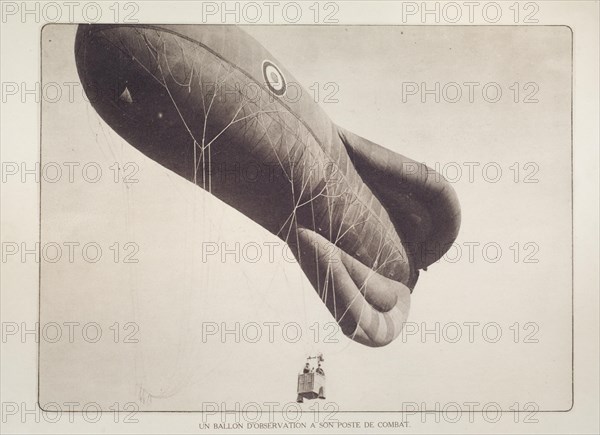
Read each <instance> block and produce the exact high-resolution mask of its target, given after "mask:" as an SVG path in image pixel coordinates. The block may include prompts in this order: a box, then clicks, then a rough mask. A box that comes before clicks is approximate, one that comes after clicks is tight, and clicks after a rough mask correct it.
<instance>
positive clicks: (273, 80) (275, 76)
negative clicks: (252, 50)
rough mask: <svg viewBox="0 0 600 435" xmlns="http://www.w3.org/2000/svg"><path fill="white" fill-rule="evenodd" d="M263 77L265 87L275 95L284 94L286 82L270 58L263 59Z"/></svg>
mask: <svg viewBox="0 0 600 435" xmlns="http://www.w3.org/2000/svg"><path fill="white" fill-rule="evenodd" d="M262 71H263V78H264V79H265V83H266V85H267V87H268V88H269V89H270V91H271V92H273V93H274V94H275V95H278V96H280V97H281V96H282V95H283V94H285V91H286V89H287V84H286V82H285V77H283V73H282V72H281V70H280V69H279V68H278V67H277V65H275V64H274V63H273V62H271V61H270V60H265V61H264V62H263V65H262Z"/></svg>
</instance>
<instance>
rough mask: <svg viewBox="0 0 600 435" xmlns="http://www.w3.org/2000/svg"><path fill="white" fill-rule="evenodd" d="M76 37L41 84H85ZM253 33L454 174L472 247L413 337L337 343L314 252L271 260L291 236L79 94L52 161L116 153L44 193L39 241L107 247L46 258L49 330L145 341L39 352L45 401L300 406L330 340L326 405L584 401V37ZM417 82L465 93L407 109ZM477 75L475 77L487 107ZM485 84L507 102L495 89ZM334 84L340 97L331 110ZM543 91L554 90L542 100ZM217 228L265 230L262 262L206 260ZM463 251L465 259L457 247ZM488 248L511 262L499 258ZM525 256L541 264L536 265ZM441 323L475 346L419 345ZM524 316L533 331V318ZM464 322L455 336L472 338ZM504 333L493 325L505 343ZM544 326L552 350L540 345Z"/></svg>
mask: <svg viewBox="0 0 600 435" xmlns="http://www.w3.org/2000/svg"><path fill="white" fill-rule="evenodd" d="M75 30H76V27H75V26H69V25H64V26H47V27H45V28H44V32H43V35H42V43H43V79H44V82H46V83H49V82H57V83H64V82H78V77H77V72H76V69H75V62H74V56H73V43H74V36H75ZM246 30H247V31H248V33H250V34H251V35H252V36H254V37H255V38H256V39H257V40H258V41H259V42H261V43H262V44H263V45H264V46H265V47H266V48H267V49H268V50H269V51H270V52H271V53H272V54H273V56H274V57H275V58H276V59H277V60H278V61H279V62H280V63H281V64H282V65H285V67H286V68H287V70H289V71H290V72H292V73H293V74H294V77H295V79H296V80H297V81H298V82H300V83H302V84H303V85H304V86H305V87H306V88H308V87H311V86H312V88H313V89H315V88H319V89H320V94H319V97H320V98H319V99H320V100H321V101H320V104H321V106H322V107H323V108H324V109H325V111H326V112H327V113H328V114H329V115H330V117H331V118H332V119H333V121H334V122H336V123H337V124H339V125H341V126H342V127H345V128H348V129H350V130H352V131H354V132H355V133H357V134H359V135H361V136H364V137H366V138H368V139H370V140H372V141H374V142H377V143H380V144H381V145H383V146H385V147H388V148H390V149H392V150H394V151H396V152H399V153H401V154H404V155H406V156H409V157H411V158H413V159H415V160H419V161H423V162H425V163H428V164H429V165H430V166H432V167H436V164H437V166H439V167H440V168H441V169H442V172H443V173H444V175H447V176H448V177H449V178H451V179H453V178H456V182H455V183H454V187H455V189H456V191H457V193H458V196H459V199H460V202H461V207H462V215H463V221H462V227H461V232H460V235H459V238H458V240H457V245H458V247H459V248H460V249H461V253H462V256H461V257H460V258H458V259H457V260H456V261H454V262H453V261H451V259H445V260H441V261H440V262H439V264H434V265H432V266H431V267H430V268H429V270H428V271H427V272H422V273H421V277H420V279H419V282H418V283H417V286H416V288H415V291H414V293H413V297H412V301H411V305H412V306H411V312H410V315H409V322H414V324H412V328H413V329H418V332H419V333H417V335H414V336H409V337H404V338H405V339H404V340H403V337H402V336H401V337H399V338H398V339H397V340H396V341H394V342H393V343H392V344H390V345H388V346H386V347H384V348H378V349H373V348H368V347H365V346H362V345H360V344H357V343H354V342H352V341H350V340H349V339H347V338H346V337H344V336H343V335H342V334H341V333H337V334H335V338H336V339H337V341H338V342H337V343H323V334H326V333H327V332H328V331H329V329H328V327H326V324H328V323H330V322H332V321H333V319H332V318H331V316H330V314H329V312H328V311H327V309H326V308H325V306H324V305H323V304H322V303H321V301H320V300H319V298H318V296H317V295H316V293H315V291H314V290H313V288H312V286H311V285H310V283H309V282H308V280H307V279H306V277H305V276H304V274H303V273H302V271H301V270H300V268H299V267H298V265H297V264H295V263H294V262H291V261H285V260H282V259H281V252H280V251H281V249H280V247H278V248H276V249H275V258H276V261H269V258H268V255H266V254H267V252H268V251H267V245H265V244H264V243H269V242H278V239H277V238H276V237H275V236H273V235H271V234H269V233H268V232H267V231H266V230H264V229H262V228H261V227H259V226H258V225H256V224H255V223H254V222H252V221H250V220H249V219H248V218H246V217H245V216H243V215H241V214H240V213H239V212H237V211H235V210H233V209H232V208H230V207H228V206H226V205H225V204H223V203H221V202H220V201H219V200H217V199H216V198H214V197H211V196H210V195H209V194H207V193H206V192H204V191H202V190H201V189H199V188H196V187H195V186H193V185H192V184H191V183H188V182H187V181H185V180H183V179H181V178H180V177H178V176H176V175H174V174H173V173H170V172H168V171H167V170H166V169H165V168H163V167H161V166H160V165H158V164H157V163H155V162H153V161H152V160H150V159H148V158H146V157H144V156H143V155H142V154H141V153H139V152H138V151H136V150H135V149H134V148H133V147H131V146H130V145H129V144H127V142H125V141H124V140H122V139H121V138H120V137H119V136H118V135H117V134H116V133H114V132H113V131H112V130H111V129H110V127H108V126H107V125H106V124H105V123H104V122H103V121H102V120H101V119H100V117H99V116H98V115H97V114H96V112H95V111H94V109H93V108H92V107H91V106H90V104H89V103H87V102H86V101H85V100H84V99H83V98H82V97H81V94H80V93H77V94H76V96H77V98H76V100H75V101H74V102H73V103H70V102H69V101H67V100H66V99H62V100H60V101H59V102H57V103H54V104H48V103H46V104H45V105H44V107H43V126H42V163H47V162H81V164H82V165H83V164H85V163H86V162H98V163H99V164H100V166H101V167H102V168H103V177H102V179H101V181H100V182H98V183H95V184H94V183H86V182H82V179H81V177H76V182H74V183H70V182H68V180H66V179H64V178H63V179H62V180H61V181H60V182H58V183H44V184H43V186H42V234H43V240H42V242H48V241H58V242H59V243H60V242H62V241H79V242H81V243H82V244H84V243H86V242H89V241H95V242H97V243H99V244H100V246H102V248H103V253H104V256H103V258H102V260H101V261H99V262H98V263H95V264H90V263H86V262H83V261H76V262H74V263H73V264H70V263H68V262H65V261H60V262H58V263H55V264H49V263H44V264H43V265H42V278H41V283H42V289H41V310H42V311H41V313H42V318H41V320H42V323H44V322H49V321H56V322H59V323H61V322H64V321H79V322H81V323H86V322H97V323H99V324H101V325H102V326H103V331H104V333H107V332H109V330H108V326H110V325H112V324H114V322H119V323H120V324H121V332H122V333H123V334H124V333H126V332H127V331H125V332H123V328H122V325H123V324H125V323H127V322H135V323H136V324H137V325H139V331H138V332H137V334H136V337H137V338H138V339H139V343H138V344H132V343H122V342H121V343H117V344H115V343H113V342H112V341H111V340H102V341H100V342H99V343H96V344H90V343H81V340H79V341H77V342H76V343H74V344H68V343H65V342H64V341H61V342H60V343H57V344H49V343H42V349H41V381H40V383H41V401H42V403H43V402H49V401H56V402H65V401H69V400H73V401H80V402H85V401H95V402H98V403H102V404H103V405H105V406H107V407H108V406H110V404H112V403H114V402H119V403H125V402H128V401H138V398H139V397H140V394H141V395H152V396H153V399H152V401H151V403H150V402H149V401H145V402H146V403H144V404H143V405H142V407H143V408H147V409H156V410H199V409H201V406H202V405H201V404H202V402H225V403H227V404H231V407H233V406H234V405H233V404H234V403H235V402H239V403H242V404H243V403H246V402H250V401H254V402H259V403H261V402H269V401H279V402H288V401H293V400H294V399H295V388H296V373H297V372H298V370H299V369H300V368H301V367H302V365H303V363H304V358H305V356H306V355H308V354H314V353H316V352H323V353H324V355H325V359H326V362H325V368H326V370H327V374H328V397H327V399H328V401H333V402H336V403H337V404H338V405H339V407H340V409H341V410H399V409H400V408H401V407H402V403H403V402H404V403H406V402H419V403H420V402H425V403H427V404H431V405H432V406H431V407H433V404H435V402H441V403H445V402H458V403H463V402H468V401H477V402H481V403H485V402H492V401H493V402H498V403H500V404H502V405H503V406H505V407H506V408H508V407H509V406H511V405H512V404H513V403H514V402H519V403H525V402H530V401H533V402H537V403H538V404H539V405H540V408H541V409H566V408H568V407H569V406H570V403H571V397H570V394H571V198H570V192H571V184H570V177H571V170H570V165H571V160H570V158H571V157H570V156H571V148H570V147H571V143H570V140H571V139H570V137H571V130H570V110H571V106H570V98H571V97H570V95H571V89H570V80H571V65H570V59H571V53H570V50H571V34H570V31H569V30H568V29H567V28H565V27H543V26H540V27H476V26H474V27H452V28H450V27H383V26H381V27H378V26H362V27H341V26H340V27H318V28H316V27H285V28H284V27H277V26H273V27H259V26H256V27H251V28H246ZM260 61H262V60H260ZM409 82H414V83H417V84H420V83H426V84H427V87H428V88H430V89H431V88H433V87H434V85H435V83H436V82H439V83H440V88H443V87H444V85H445V84H447V83H451V82H455V83H458V84H460V87H461V89H462V91H463V95H462V98H460V100H459V101H458V102H456V103H450V102H447V101H444V98H443V96H442V99H441V101H440V103H437V104H436V103H435V102H434V101H433V97H432V96H428V97H427V98H428V99H427V101H426V102H425V103H422V102H421V99H420V94H418V93H417V94H416V95H412V96H407V97H406V98H405V101H403V94H402V90H403V87H404V88H406V87H407V86H410V85H407V84H406V83H409ZM465 82H477V83H479V85H477V86H476V87H475V93H474V101H473V102H469V99H468V94H467V92H468V86H467V85H464V83H465ZM515 82H516V83H518V84H517V86H516V88H515V86H514V83H515ZM315 83H316V84H317V86H316V87H315V86H314V84H315ZM327 83H335V85H333V86H332V85H328V87H326V85H327ZM403 83H404V84H403ZM486 83H497V84H498V86H499V87H500V88H501V89H502V96H501V98H500V100H499V101H498V102H497V103H490V102H486V101H485V99H484V98H483V96H482V88H483V85H485V84H486ZM526 83H533V84H529V85H527V86H525V84H526ZM419 86H420V85H419ZM474 86H475V85H474ZM511 86H512V89H511V88H510V87H511ZM517 88H518V89H519V93H518V97H517V99H518V102H517V103H515V102H514V98H515V97H516V94H515V89H517ZM79 89H80V88H79ZM446 89H447V91H448V92H449V94H447V97H448V99H450V98H454V95H455V94H454V93H453V89H455V88H452V87H446ZM487 89H488V90H489V93H488V94H487V95H488V96H489V97H490V98H493V97H494V96H495V92H494V89H493V88H490V87H489V86H488V88H487ZM332 90H335V91H336V92H335V95H334V96H332V98H335V99H337V100H338V101H337V102H330V103H325V102H323V101H322V100H323V98H324V97H325V96H326V95H328V94H329V93H330V92H332ZM532 93H535V95H531V94H532ZM527 96H529V98H535V99H537V100H538V102H532V103H527V104H526V103H524V102H523V100H524V99H525V98H526V97H527ZM114 162H121V163H125V162H135V163H136V164H137V165H138V167H139V171H138V172H137V174H136V175H135V178H137V179H138V180H139V182H138V183H135V184H124V183H123V182H119V183H115V182H114V181H113V180H112V172H111V171H110V169H109V167H110V166H111V165H112V164H113V163H114ZM515 163H516V166H515ZM486 164H487V166H485V165H486ZM469 165H470V166H471V167H473V168H474V172H473V179H472V180H470V179H469V178H470V177H469V171H468V167H469ZM477 165H478V166H477ZM484 166H485V167H486V168H487V172H484V171H483V170H482V168H483V167H484ZM457 167H458V168H461V169H462V176H457V173H456V168H457ZM517 167H518V168H519V170H518V172H517V171H516V168H517ZM495 168H500V169H501V171H502V173H501V175H500V176H499V181H497V182H495V183H492V182H489V181H486V180H485V178H484V177H488V180H489V179H490V178H494V177H496V172H495ZM511 168H512V169H511ZM515 177H517V180H516V181H517V182H515ZM525 180H527V181H537V182H529V183H527V182H525ZM260 206H268V205H262V204H261V205H260ZM203 241H204V242H206V241H209V242H215V243H218V244H219V245H220V244H222V243H224V244H225V246H226V247H227V248H230V249H231V248H233V247H235V243H236V242H239V243H240V244H241V246H243V245H244V244H245V243H246V244H247V243H250V242H253V243H257V244H258V245H259V246H261V247H263V250H262V253H263V257H262V258H261V259H260V260H259V261H258V262H256V263H253V262H249V261H244V260H243V259H241V260H240V261H239V262H236V261H235V259H234V258H233V256H231V255H230V256H228V257H227V258H226V260H227V261H225V262H222V261H221V259H220V256H219V255H215V256H211V257H208V259H207V261H203V255H202V249H201V246H202V242H203ZM115 242H119V243H120V244H121V248H120V249H121V253H124V252H125V251H124V250H123V248H122V245H123V244H124V243H126V242H134V243H136V244H137V245H138V246H139V252H138V253H137V254H136V258H138V259H139V263H137V264H124V263H123V262H122V261H121V262H119V263H115V262H114V261H112V253H113V251H111V250H110V249H109V246H111V245H113V243H115ZM472 243H479V245H478V246H475V247H474V258H473V262H471V261H470V260H469V258H468V245H469V244H472ZM486 243H495V244H496V245H494V246H499V247H500V249H501V252H502V257H501V258H500V259H499V260H498V261H497V262H495V263H492V262H490V261H485V259H484V255H483V254H482V250H481V247H482V246H483V245H485V244H486ZM515 243H518V245H515ZM527 243H532V244H530V245H526V244H527ZM515 251H517V252H519V258H518V261H517V262H515ZM457 252H458V251H457V248H455V249H454V250H453V251H451V254H452V258H454V257H455V256H456V255H457ZM487 253H488V255H489V256H491V257H493V256H494V253H495V249H493V247H492V248H490V250H488V251H487ZM528 255H529V257H527V256H528ZM526 258H528V259H529V260H537V262H536V263H526V262H524V260H525V259H526ZM209 322H213V323H210V324H211V325H212V324H216V325H218V326H219V328H220V327H221V324H222V323H223V324H225V325H227V327H229V328H233V326H234V324H235V323H236V322H239V323H240V324H242V325H244V324H247V323H248V322H257V323H258V324H260V325H264V322H278V323H277V324H278V325H279V326H276V327H275V335H274V337H275V343H269V342H268V340H267V337H264V336H263V339H262V340H260V341H259V342H258V343H235V342H234V341H233V338H232V336H231V335H230V336H228V340H227V341H226V342H225V343H221V342H220V340H218V336H211V337H208V339H207V340H203V336H202V330H203V325H204V328H206V327H207V326H206V325H207V324H208V323H209ZM291 322H295V323H297V324H299V325H300V326H301V328H302V337H301V339H300V340H299V341H298V342H297V343H295V344H292V343H288V342H285V340H283V338H282V332H281V331H282V327H281V326H282V325H284V324H286V323H291ZM436 322H439V324H440V328H443V327H444V325H448V324H449V323H450V322H456V323H457V324H459V325H461V332H462V334H463V336H462V338H461V339H460V340H459V341H458V342H457V343H450V340H448V339H444V337H441V340H440V342H439V343H436V342H435V337H434V336H433V334H430V335H428V336H426V337H425V338H426V340H425V342H424V343H423V342H422V341H423V340H421V338H420V332H421V331H422V329H423V328H425V327H426V328H428V329H433V328H434V326H435V323H436ZM465 322H479V326H474V328H475V329H474V343H469V340H468V336H467V334H468V331H469V330H468V327H467V326H466V325H465ZM490 322H496V323H497V324H498V325H500V327H501V331H502V337H501V338H500V339H499V341H498V342H496V343H488V342H487V341H486V340H485V339H484V337H483V335H482V326H483V325H485V324H489V323H490ZM515 322H518V323H519V327H518V328H517V329H519V330H520V334H519V337H518V339H517V341H518V343H515V342H514V329H515V328H514V327H513V329H510V327H511V325H514V324H515ZM527 322H532V324H535V325H537V326H531V325H530V326H528V327H527V329H524V324H526V323H527ZM315 323H316V324H318V325H320V326H319V327H318V328H317V329H318V330H319V331H320V334H321V336H320V338H321V340H320V342H319V343H317V344H315V343H314V338H313V337H314V330H315V328H314V327H313V328H312V329H311V325H314V324H315ZM262 331H263V334H264V333H266V332H267V331H268V329H267V328H266V327H263V329H262ZM447 331H448V334H449V335H450V338H453V337H454V334H455V329H452V330H450V329H448V330H447ZM494 331H495V329H493V328H492V329H489V330H488V332H489V333H490V335H491V336H492V338H493V335H495V334H494ZM529 333H532V334H533V335H532V338H535V339H537V340H538V342H537V343H525V342H524V340H525V337H527V335H528V334H529ZM122 338H123V337H121V341H122ZM203 341H206V342H203ZM403 341H405V342H404V343H403ZM515 386H518V388H517V389H515ZM365 397H368V400H365Z"/></svg>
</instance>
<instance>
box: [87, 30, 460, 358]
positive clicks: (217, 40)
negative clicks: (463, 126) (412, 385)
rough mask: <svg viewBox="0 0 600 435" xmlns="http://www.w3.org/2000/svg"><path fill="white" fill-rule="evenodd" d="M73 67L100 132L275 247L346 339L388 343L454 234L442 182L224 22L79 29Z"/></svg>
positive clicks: (452, 201)
mask: <svg viewBox="0 0 600 435" xmlns="http://www.w3.org/2000/svg"><path fill="white" fill-rule="evenodd" d="M75 58H76V62H77V70H78V72H79V76H80V78H81V82H82V84H83V86H84V89H85V91H86V93H87V95H88V97H89V99H90V101H91V104H92V105H93V107H94V108H95V109H96V111H97V112H98V113H99V114H100V116H101V117H102V118H103V119H104V120H105V121H106V122H107V123H108V125H110V126H111V127H112V128H113V129H114V130H115V131H116V132H117V133H118V134H119V135H121V136H122V137H123V138H124V139H125V140H127V141H128V142H129V143H130V144H131V145H133V146H134V147H135V148H137V149H138V150H140V151H141V152H142V153H144V154H145V155H146V156H148V157H150V158H151V159H153V160H155V161H156V162H158V163H159V164H161V165H163V166H164V167H165V168H167V169H169V170H171V171H173V172H175V173H177V174H179V175H180V176H182V177H184V178H185V179H187V180H189V181H191V182H193V183H195V184H196V185H198V186H200V187H202V188H204V189H206V190H207V191H209V192H210V193H211V194H213V195H215V196H216V197H218V198H219V199H221V200H222V201H224V202H225V203H227V204H229V205H230V206H232V207H234V208H235V209H237V210H239V211H240V212H242V213H243V214H245V215H246V216H248V217H249V218H250V219H252V220H253V221H255V222H256V223H258V224H260V225H262V226H263V227H264V228H266V229H267V230H269V231H270V232H272V233H273V234H275V235H277V236H278V237H280V238H281V239H282V240H284V241H285V242H286V243H287V244H288V245H289V247H290V248H291V250H292V252H293V253H294V255H295V257H296V259H297V260H298V263H299V264H300V267H301V268H302V270H303V271H304V272H305V274H306V275H307V277H308V278H309V280H310V282H311V283H312V285H313V286H314V288H315V290H316V291H317V293H318V295H319V296H320V297H321V299H322V300H323V302H324V303H325V304H326V305H327V308H328V309H329V311H330V312H331V314H332V315H333V317H334V318H335V319H336V321H337V322H338V323H339V324H340V326H341V329H342V331H343V332H344V333H345V334H346V335H347V336H348V337H350V338H352V339H353V340H356V341H358V342H360V343H363V344H365V345H368V346H383V345H385V344H388V343H389V342H391V341H392V340H393V339H394V338H396V337H397V336H398V334H399V333H400V331H401V329H402V326H403V324H404V322H405V320H406V318H407V315H408V310H409V305H410V293H411V292H412V289H413V288H414V286H415V283H416V281H417V278H418V274H419V272H418V271H419V269H423V268H426V267H427V266H428V265H430V264H431V263H433V262H435V261H437V260H438V259H439V258H440V257H441V256H442V255H443V254H444V253H445V252H446V251H447V250H448V248H449V247H450V246H451V244H452V242H453V241H454V240H455V238H456V236H457V233H458V229H459V226H460V208H459V205H458V201H457V198H456V194H455V192H454V190H453V189H452V187H451V186H450V185H449V184H448V183H447V182H446V181H445V180H444V179H443V177H441V176H440V175H439V174H437V173H436V172H435V171H433V170H431V169H430V168H428V167H426V166H425V165H423V164H420V163H417V162H415V161H413V160H410V159H408V158H406V157H404V156H401V155H399V154H396V153H394V152H392V151H389V150H387V149H385V148H383V147H380V146H379V145H376V144H374V143H372V142H369V141H368V140H366V139H363V138H361V137H359V136H357V135H355V134H353V133H351V132H349V131H346V130H344V129H342V128H340V127H338V126H337V125H335V124H334V123H333V122H332V121H331V120H330V119H329V117H328V116H327V115H326V114H325V113H324V112H323V111H322V110H321V108H320V107H319V106H318V105H317V104H316V103H315V102H314V101H313V100H312V98H311V97H310V94H309V93H308V92H306V91H305V90H304V89H303V88H301V87H300V86H299V85H298V84H297V82H295V81H294V79H293V78H292V75H291V74H290V73H289V72H288V71H287V70H286V69H285V68H284V67H283V66H282V65H281V64H280V63H279V62H278V61H277V60H276V59H275V58H274V57H273V56H272V55H271V54H270V53H269V52H268V51H267V50H266V49H265V48H263V47H262V46H261V45H260V44H259V43H258V42H256V41H255V40H254V39H252V38H251V37H250V36H249V35H247V34H246V33H244V32H243V31H242V30H240V29H239V28H237V27H234V26H213V25H210V26H198V25H193V26H192V25H175V26H168V25H161V26H157V25H81V26H79V29H78V31H77V38H76V42H75ZM249 174H251V175H249Z"/></svg>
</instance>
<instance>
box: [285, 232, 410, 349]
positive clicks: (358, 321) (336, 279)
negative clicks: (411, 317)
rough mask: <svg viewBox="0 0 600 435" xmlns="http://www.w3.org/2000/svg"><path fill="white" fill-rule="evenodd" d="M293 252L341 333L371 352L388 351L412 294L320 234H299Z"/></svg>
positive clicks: (403, 286)
mask: <svg viewBox="0 0 600 435" xmlns="http://www.w3.org/2000/svg"><path fill="white" fill-rule="evenodd" d="M294 243H298V244H299V245H298V246H292V248H296V249H294V251H295V255H296V257H297V259H298V262H299V263H300V267H301V268H302V270H303V271H304V273H305V274H306V276H307V277H308V279H309V281H310V282H311V284H312V285H313V287H314V288H315V289H316V291H317V293H318V294H319V296H320V297H321V300H322V301H323V302H324V303H325V305H326V306H327V308H328V309H329V311H330V312H331V314H332V315H333V317H334V318H335V319H336V321H337V322H338V323H339V325H340V327H341V329H342V332H343V333H344V334H345V335H347V336H348V337H350V338H352V339H353V340H355V341H357V342H359V343H362V344H365V345H367V346H371V347H379V346H385V345H386V344H388V343H390V342H391V341H393V340H394V339H395V338H396V337H397V336H398V335H399V334H400V332H401V331H402V327H403V325H404V322H405V321H406V319H407V317H408V311H409V308H410V289H409V288H408V287H407V286H405V285H404V284H402V283H401V282H398V281H394V280H391V279H388V278H386V277H384V276H383V275H381V274H379V273H377V272H376V271H374V270H373V269H371V268H369V267H367V266H365V265H364V264H362V263H361V262H360V261H358V260H357V259H356V258H354V257H353V256H351V255H349V254H347V253H346V252H344V251H343V250H341V249H340V248H338V247H336V246H335V245H333V244H332V243H331V242H329V241H328V240H327V239H325V238H324V237H322V236H320V235H319V234H317V233H316V232H314V231H312V230H309V229H305V228H301V229H299V230H298V239H297V242H294Z"/></svg>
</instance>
